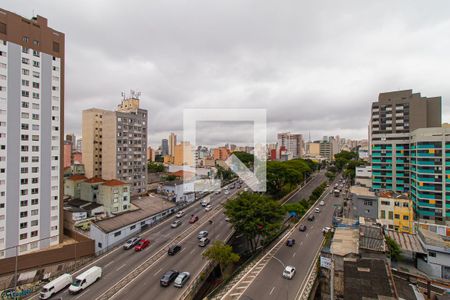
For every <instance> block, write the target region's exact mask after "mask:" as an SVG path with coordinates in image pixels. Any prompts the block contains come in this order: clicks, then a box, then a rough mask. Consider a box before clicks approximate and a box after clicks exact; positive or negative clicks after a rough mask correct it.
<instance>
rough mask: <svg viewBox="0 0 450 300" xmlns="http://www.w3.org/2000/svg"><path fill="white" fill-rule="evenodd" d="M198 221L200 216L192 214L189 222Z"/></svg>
mask: <svg viewBox="0 0 450 300" xmlns="http://www.w3.org/2000/svg"><path fill="white" fill-rule="evenodd" d="M197 221H198V217H197V216H194V215H192V216H191V219H190V220H189V223H191V224H194V223H195V222H197Z"/></svg>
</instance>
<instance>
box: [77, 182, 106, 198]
mask: <svg viewBox="0 0 450 300" xmlns="http://www.w3.org/2000/svg"><path fill="white" fill-rule="evenodd" d="M105 181H106V180H104V179H102V178H100V177H92V178H89V179H88V180H85V181H84V182H82V183H81V185H80V186H81V193H80V194H81V197H80V198H81V199H83V200H85V201H89V202H97V199H98V190H99V186H100V185H102V184H103V183H104V182H105Z"/></svg>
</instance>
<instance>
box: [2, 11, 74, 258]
mask: <svg viewBox="0 0 450 300" xmlns="http://www.w3.org/2000/svg"><path fill="white" fill-rule="evenodd" d="M64 44H65V37H64V34H63V33H61V32H58V31H56V30H54V29H52V28H50V27H48V25H47V19H46V18H43V17H41V16H37V17H33V18H31V19H27V18H24V17H22V16H19V15H17V14H14V13H12V12H9V11H6V10H3V9H0V171H1V172H0V228H1V229H2V230H0V259H1V258H5V257H11V256H15V255H16V253H17V254H19V255H21V254H25V253H28V252H30V251H36V250H40V249H45V248H47V247H49V246H53V245H56V244H58V243H59V242H60V240H61V239H62V230H63V226H62V191H63V189H62V186H63V183H62V179H63V157H64V153H63V150H64V149H63V148H64V144H63V141H64V136H63V130H62V129H63V128H64V53H65V46H64Z"/></svg>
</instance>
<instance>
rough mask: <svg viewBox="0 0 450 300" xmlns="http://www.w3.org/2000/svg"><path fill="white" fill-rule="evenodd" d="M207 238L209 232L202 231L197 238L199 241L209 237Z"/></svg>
mask: <svg viewBox="0 0 450 300" xmlns="http://www.w3.org/2000/svg"><path fill="white" fill-rule="evenodd" d="M207 236H208V231H206V230H202V231H200V232H199V233H198V235H197V238H198V239H201V238H204V237H207Z"/></svg>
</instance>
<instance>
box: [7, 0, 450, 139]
mask: <svg viewBox="0 0 450 300" xmlns="http://www.w3.org/2000/svg"><path fill="white" fill-rule="evenodd" d="M38 3H39V5H38ZM405 3H406V2H398V3H396V4H395V5H394V8H398V9H393V10H392V11H391V12H389V13H388V12H386V11H385V10H384V8H385V6H384V5H382V4H379V3H377V4H370V5H369V6H367V5H366V4H364V5H362V4H360V3H358V2H350V3H348V4H347V5H338V6H337V4H335V3H331V2H330V3H328V5H327V6H325V8H324V7H322V6H321V7H320V10H319V9H318V7H317V4H308V5H305V4H302V3H298V4H295V5H296V6H294V7H292V6H286V7H285V8H283V7H279V6H278V5H277V4H276V3H275V2H268V3H264V4H260V3H259V4H258V5H257V9H254V7H255V5H251V3H249V4H248V5H239V6H238V5H237V4H235V3H227V4H218V6H217V7H216V6H215V5H214V6H210V5H209V4H208V3H202V4H203V6H204V9H202V10H201V11H200V10H198V11H197V10H195V9H194V8H191V7H184V8H182V4H181V3H180V6H181V7H180V8H182V9H180V10H179V11H183V14H184V18H178V17H177V16H176V13H174V12H173V11H172V10H171V9H170V8H169V7H167V6H165V5H164V4H161V3H153V4H147V3H141V4H139V5H136V6H128V8H129V9H130V13H128V14H123V12H122V10H121V9H120V7H119V6H118V5H109V6H108V8H107V9H105V8H104V7H103V6H97V5H92V4H90V3H89V4H87V3H86V4H85V3H79V2H76V3H75V2H72V3H64V7H62V6H61V5H60V4H58V3H57V4H55V3H50V2H46V1H39V2H36V5H34V6H33V7H37V8H38V9H36V10H34V13H35V14H40V15H43V16H46V17H48V18H51V19H52V20H53V24H55V25H54V26H55V27H57V28H61V30H62V31H64V32H67V43H68V45H70V46H69V47H68V49H67V53H68V57H70V58H71V59H70V60H68V64H67V68H66V74H67V76H66V78H67V80H68V82H70V83H71V84H68V85H67V88H66V94H67V110H66V120H65V124H66V125H67V126H66V131H67V132H75V134H77V136H80V133H81V117H80V115H81V111H82V110H83V109H88V108H90V107H111V105H113V104H114V103H116V102H117V101H119V99H120V94H121V92H122V91H128V90H129V89H130V88H131V89H136V90H139V91H141V92H142V96H141V99H142V107H143V108H144V109H147V110H148V111H149V137H150V140H149V144H151V145H153V146H154V145H157V144H159V143H160V141H161V139H162V138H166V136H167V133H168V132H170V131H173V132H178V133H179V132H180V130H181V119H182V109H183V108H184V107H211V106H213V107H241V106H244V107H258V108H261V107H262V108H267V109H268V121H269V126H268V128H269V130H268V137H274V136H275V135H276V133H277V132H281V131H285V130H290V131H292V132H299V133H303V134H304V135H306V134H307V133H308V132H311V135H312V137H313V139H320V137H321V136H323V135H336V134H339V135H341V136H343V137H348V138H354V139H361V138H366V137H367V121H368V120H369V118H370V110H368V109H367V105H370V103H371V102H373V101H375V99H376V98H377V95H378V93H379V92H381V91H383V92H384V91H385V92H388V91H394V90H405V89H410V88H414V89H416V90H420V91H422V92H423V93H424V94H427V95H431V96H432V95H441V96H442V97H443V99H444V102H443V121H444V122H445V121H448V120H449V109H448V104H447V103H446V101H445V99H446V98H447V97H448V96H449V95H450V91H449V88H448V87H446V86H445V82H444V80H433V81H429V80H427V79H428V78H436V75H438V77H439V78H448V77H449V75H450V74H447V72H449V71H448V70H450V68H446V67H445V66H446V64H447V61H446V60H445V59H443V58H444V57H445V53H444V52H443V51H442V50H440V49H446V48H447V46H446V43H447V42H446V39H445V38H444V37H446V36H448V33H449V32H450V28H449V25H448V23H447V22H446V21H445V20H444V19H443V17H444V14H443V13H442V12H443V11H446V9H445V8H444V7H442V9H431V8H429V7H427V6H426V4H425V3H423V4H417V3H415V4H413V5H411V4H408V6H406V5H403V4H405ZM440 3H441V4H442V5H443V6H444V5H445V6H448V5H449V4H448V3H445V2H440ZM293 5H294V4H293ZM349 6H351V8H352V11H353V12H354V13H352V18H350V17H349V16H348V15H347V13H346V11H347V8H348V7H349ZM67 7H69V8H70V9H66V8H67ZM100 7H101V9H102V11H101V13H100ZM405 7H406V8H405ZM5 8H6V9H9V10H11V11H14V12H16V13H18V14H20V15H24V16H27V15H28V16H30V17H31V15H32V12H33V11H32V10H31V9H30V4H29V3H26V2H20V1H16V2H12V1H11V2H9V3H8V4H7V5H6V7H5ZM63 8H64V9H63ZM274 8H276V10H277V11H278V12H279V13H278V14H276V16H275V15H272V14H268V12H269V11H273V9H274ZM290 11H297V12H298V14H292V13H291V12H290ZM319 11H320V15H319ZM365 11H372V12H373V13H371V14H370V15H368V14H366V13H365ZM417 11H430V13H433V16H434V18H427V20H424V19H423V18H421V17H420V14H418V13H417ZM99 13H100V14H101V15H102V22H101V23H99V22H98V15H99ZM81 15H82V16H83V22H82V23H80V22H78V21H77V20H76V19H75V17H74V16H81ZM250 16H251V18H250V19H251V20H252V22H247V20H248V19H249V17H250ZM175 17H176V18H177V23H178V22H179V23H180V24H181V26H178V25H177V26H174V25H173V24H171V23H170V22H169V24H168V23H167V22H166V20H171V19H173V18H175ZM267 18H269V19H267ZM375 18H376V19H375ZM118 20H120V24H121V25H120V26H117V24H118V23H119V21H118ZM192 20H201V21H198V22H192ZM320 20H327V22H321V21H320ZM310 22H314V23H313V24H309V23H310ZM267 24H271V26H270V27H268V26H267ZM378 24H383V26H379V25H378ZM306 25H308V26H306ZM310 25H314V26H310ZM241 27H242V30H241V29H240V28H241ZM111 28H112V30H110V29H111ZM202 28H208V30H202ZM210 28H212V29H210ZM313 28H314V29H313ZM407 28H417V29H418V30H408V29H407ZM419 29H420V30H419ZM125 32H126V33H127V34H124V33H125ZM261 32H264V34H263V35H262V34H260V33H261ZM219 35H220V36H221V37H222V38H221V39H220V40H218V39H217V38H216V36H219ZM369 35H370V36H371V37H377V38H375V39H373V40H368V39H367V36H369ZM166 36H170V38H169V39H167V38H165V37H166ZM330 36H333V38H331V39H330V38H329V37H330ZM97 37H101V40H102V43H99V42H98V40H95V39H96V38H97ZM350 37H351V39H350ZM399 39H403V42H402V43H398V44H397V43H393V41H396V40H399ZM271 41H275V42H271ZM269 42H270V43H269ZM385 45H389V48H390V51H388V52H389V53H388V52H387V51H384V50H383V49H385V48H386V47H385ZM423 45H429V46H427V47H424V46H423ZM258 49H264V51H260V50H258ZM318 49H325V50H318ZM411 49H413V50H411ZM398 53H402V55H401V56H399V55H397V54H398ZM92 61H95V64H92ZM417 67H420V68H421V72H416V70H417ZM435 70H439V73H437V74H436V73H435ZM112 72H113V73H114V74H115V75H114V77H111V76H108V75H107V74H109V73H112ZM94 82H95V84H93V83H94ZM324 110H325V112H326V114H325V116H323V115H322V113H323V111H324ZM166 120H171V123H173V124H171V128H168V127H167V125H166V124H167V122H165V121H166ZM274 140H275V139H274Z"/></svg>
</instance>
